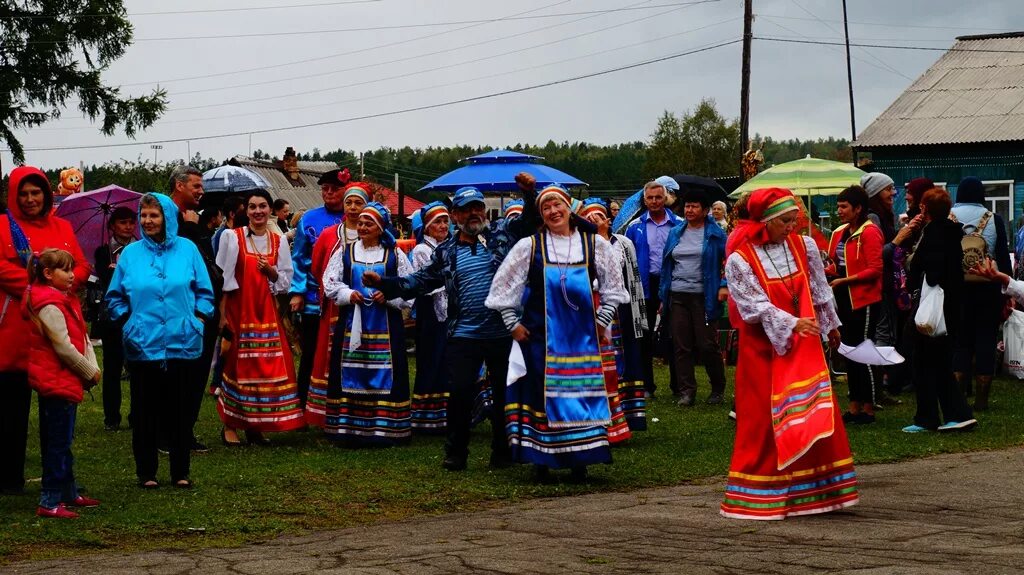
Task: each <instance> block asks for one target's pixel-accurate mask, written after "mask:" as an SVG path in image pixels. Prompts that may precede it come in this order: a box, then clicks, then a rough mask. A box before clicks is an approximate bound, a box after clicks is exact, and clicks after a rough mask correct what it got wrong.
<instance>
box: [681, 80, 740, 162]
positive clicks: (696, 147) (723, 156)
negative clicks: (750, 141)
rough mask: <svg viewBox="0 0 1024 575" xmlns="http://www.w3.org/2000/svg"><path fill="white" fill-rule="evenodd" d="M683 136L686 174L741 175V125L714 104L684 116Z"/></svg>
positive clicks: (710, 102)
mask: <svg viewBox="0 0 1024 575" xmlns="http://www.w3.org/2000/svg"><path fill="white" fill-rule="evenodd" d="M680 136H681V140H682V148H683V153H682V158H681V159H682V171H683V172H685V173H687V174H692V175H695V176H705V177H709V178H715V177H722V176H735V175H738V174H739V152H738V150H739V146H740V144H739V142H740V125H739V121H738V120H737V119H735V118H733V119H732V120H727V119H726V118H725V117H723V116H722V115H721V114H719V113H718V109H717V108H716V107H715V101H714V100H712V99H710V98H705V99H703V100H701V101H700V104H698V105H697V107H696V108H695V109H694V110H693V111H692V112H690V111H687V112H686V113H685V114H683V117H682V119H681V120H680ZM666 173H675V172H666Z"/></svg>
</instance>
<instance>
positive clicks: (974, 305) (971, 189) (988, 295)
mask: <svg viewBox="0 0 1024 575" xmlns="http://www.w3.org/2000/svg"><path fill="white" fill-rule="evenodd" d="M951 219H952V220H953V221H955V222H958V223H959V224H960V225H962V226H963V231H964V234H965V235H967V236H972V235H975V236H981V239H983V240H984V241H985V250H986V253H984V254H971V253H970V252H969V251H967V250H965V251H967V253H965V254H964V263H965V267H964V272H965V273H966V272H968V271H969V270H970V268H971V267H973V266H974V265H975V264H978V263H982V262H984V261H985V258H991V259H992V260H994V261H995V263H996V265H997V266H998V267H999V271H1000V272H1002V273H1004V274H1010V273H1013V271H1012V268H1011V267H1010V250H1009V244H1008V242H1007V239H1006V224H1005V223H1004V222H1003V218H1001V217H1000V216H999V214H996V213H994V212H992V211H990V210H989V208H988V206H987V205H986V202H985V185H984V184H982V183H981V180H979V179H978V178H975V177H973V176H969V177H966V178H964V179H963V180H961V182H960V185H959V186H957V189H956V203H955V204H953V210H952V216H951ZM960 301H961V302H962V303H961V306H960V320H961V322H960V331H959V333H958V334H956V337H955V340H954V343H953V373H954V376H955V377H956V381H957V383H958V384H959V385H960V389H961V390H962V391H963V392H964V393H965V394H967V395H970V391H971V375H972V374H973V375H974V378H975V380H976V381H977V382H978V389H977V394H976V395H975V398H974V409H977V410H979V411H984V410H985V409H988V395H989V389H990V388H991V387H992V373H993V372H994V371H995V363H996V341H997V340H998V338H999V324H1000V322H1001V321H1002V311H1003V307H1004V306H1005V305H1006V298H1005V297H1004V296H1003V295H1002V294H1001V293H1000V292H999V286H997V285H994V284H991V283H989V282H988V281H987V280H985V279H984V278H980V277H979V276H977V275H974V274H967V275H965V276H964V291H963V298H962V299H961V300H960Z"/></svg>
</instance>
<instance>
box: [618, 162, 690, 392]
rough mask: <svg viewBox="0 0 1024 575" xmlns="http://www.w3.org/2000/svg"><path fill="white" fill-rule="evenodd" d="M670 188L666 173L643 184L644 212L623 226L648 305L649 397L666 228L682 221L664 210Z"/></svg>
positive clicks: (673, 184)
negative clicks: (633, 249)
mask: <svg viewBox="0 0 1024 575" xmlns="http://www.w3.org/2000/svg"><path fill="white" fill-rule="evenodd" d="M669 190H672V191H673V192H675V191H678V190H679V184H677V183H676V181H675V180H674V179H672V178H670V177H668V176H662V177H660V178H658V179H657V180H654V181H652V182H647V184H646V185H644V206H645V207H646V208H647V211H645V212H644V213H643V214H640V217H639V218H637V219H636V220H634V221H633V223H631V224H629V226H628V227H627V228H626V237H627V238H629V241H631V242H633V247H635V248H636V259H637V263H639V264H640V283H641V284H643V286H644V303H645V304H646V308H647V335H646V339H647V342H646V345H642V346H640V347H641V349H642V350H643V354H644V357H643V363H644V389H646V390H647V392H648V393H649V394H650V395H652V396H653V395H654V390H655V385H654V342H655V341H656V340H657V338H656V337H655V335H654V325H655V323H656V321H657V317H658V309H659V308H660V307H661V299H660V297H659V294H658V286H660V285H661V264H662V257H661V256H662V253H663V252H664V250H665V242H666V240H667V239H668V232H669V230H671V229H672V228H673V227H675V226H677V225H681V223H682V220H680V219H679V217H678V216H676V215H675V214H673V213H672V212H671V211H670V210H667V209H665V201H666V199H667V198H668V193H669ZM668 363H669V368H670V372H673V373H674V368H673V365H672V362H668ZM669 381H671V382H672V383H671V387H672V389H673V390H675V387H676V383H675V376H674V374H670V380H669Z"/></svg>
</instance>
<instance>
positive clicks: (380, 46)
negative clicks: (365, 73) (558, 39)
mask: <svg viewBox="0 0 1024 575" xmlns="http://www.w3.org/2000/svg"><path fill="white" fill-rule="evenodd" d="M650 1H651V0H645V1H644V2H640V4H646V3H648V2H650ZM569 2H571V0H561V1H560V2H555V3H553V4H548V5H545V6H541V7H540V8H534V9H532V10H526V11H525V12H517V13H515V14H511V15H509V16H506V17H505V18H510V17H512V16H522V15H524V14H532V13H534V12H540V11H541V10H546V9H548V8H554V7H555V6H560V5H562V4H567V3H569ZM502 20H503V18H502V19H499V20H497V21H498V22H501V21H502ZM574 22H575V20H574ZM490 23H491V22H487V23H484V24H471V25H469V26H463V27H461V28H455V29H453V30H444V31H442V32H435V33H433V34H427V35H425V36H417V37H415V38H408V39H405V40H398V41H395V42H388V43H386V44H378V45H376V46H368V47H366V48H359V49H357V50H349V51H347V52H337V53H335V54H328V55H326V56H317V57H315V58H306V59H304V60H290V61H288V62H282V63H280V64H270V65H263V66H256V67H253V68H233V69H231V70H225V71H222V72H217V73H213V74H201V75H198V76H185V77H182V78H172V79H169V80H151V81H148V82H133V83H129V84H121V86H149V85H151V84H170V83H173V82H187V81H191V80H208V79H210V78H223V77H226V76H236V75H238V74H247V73H249V72H266V71H267V70H276V69H278V68H292V67H294V66H297V65H300V64H310V63H312V62H322V61H324V60H331V59H334V58H340V57H342V56H353V55H356V54H365V53H367V52H373V51H374V50H380V49H383V48H391V47H394V46H400V45H403V44H410V43H413V42H418V41H420V40H427V39H430V38H436V37H438V36H445V35H447V34H454V33H455V32H461V31H462V30H469V29H470V28H478V27H480V26H484V25H486V24H490Z"/></svg>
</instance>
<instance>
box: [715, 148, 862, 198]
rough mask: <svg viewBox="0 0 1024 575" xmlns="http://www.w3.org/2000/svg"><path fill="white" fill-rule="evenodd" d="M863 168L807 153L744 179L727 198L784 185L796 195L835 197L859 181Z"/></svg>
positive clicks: (783, 186)
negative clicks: (802, 156)
mask: <svg viewBox="0 0 1024 575" xmlns="http://www.w3.org/2000/svg"><path fill="white" fill-rule="evenodd" d="M863 175H864V171H863V170H861V169H859V168H856V167H854V166H853V165H851V164H844V163H842V162H834V161H832V160H819V159H818V158H812V157H810V156H807V157H806V158H804V159H802V160H793V161H792V162H786V163H784V164H779V165H777V166H772V167H771V168H768V169H767V170H765V171H763V172H761V173H760V174H758V175H756V176H754V177H753V178H750V179H749V180H747V181H746V182H745V183H744V184H743V185H742V186H740V187H738V188H736V191H734V192H733V193H731V194H729V197H730V198H739V197H740V196H742V195H743V194H744V193H746V192H752V191H754V190H758V189H761V188H787V189H789V190H790V191H792V192H793V194H795V195H797V196H835V195H837V194H839V192H841V191H843V189H844V188H847V187H849V186H852V185H854V184H859V183H860V178H861V176H863Z"/></svg>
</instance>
